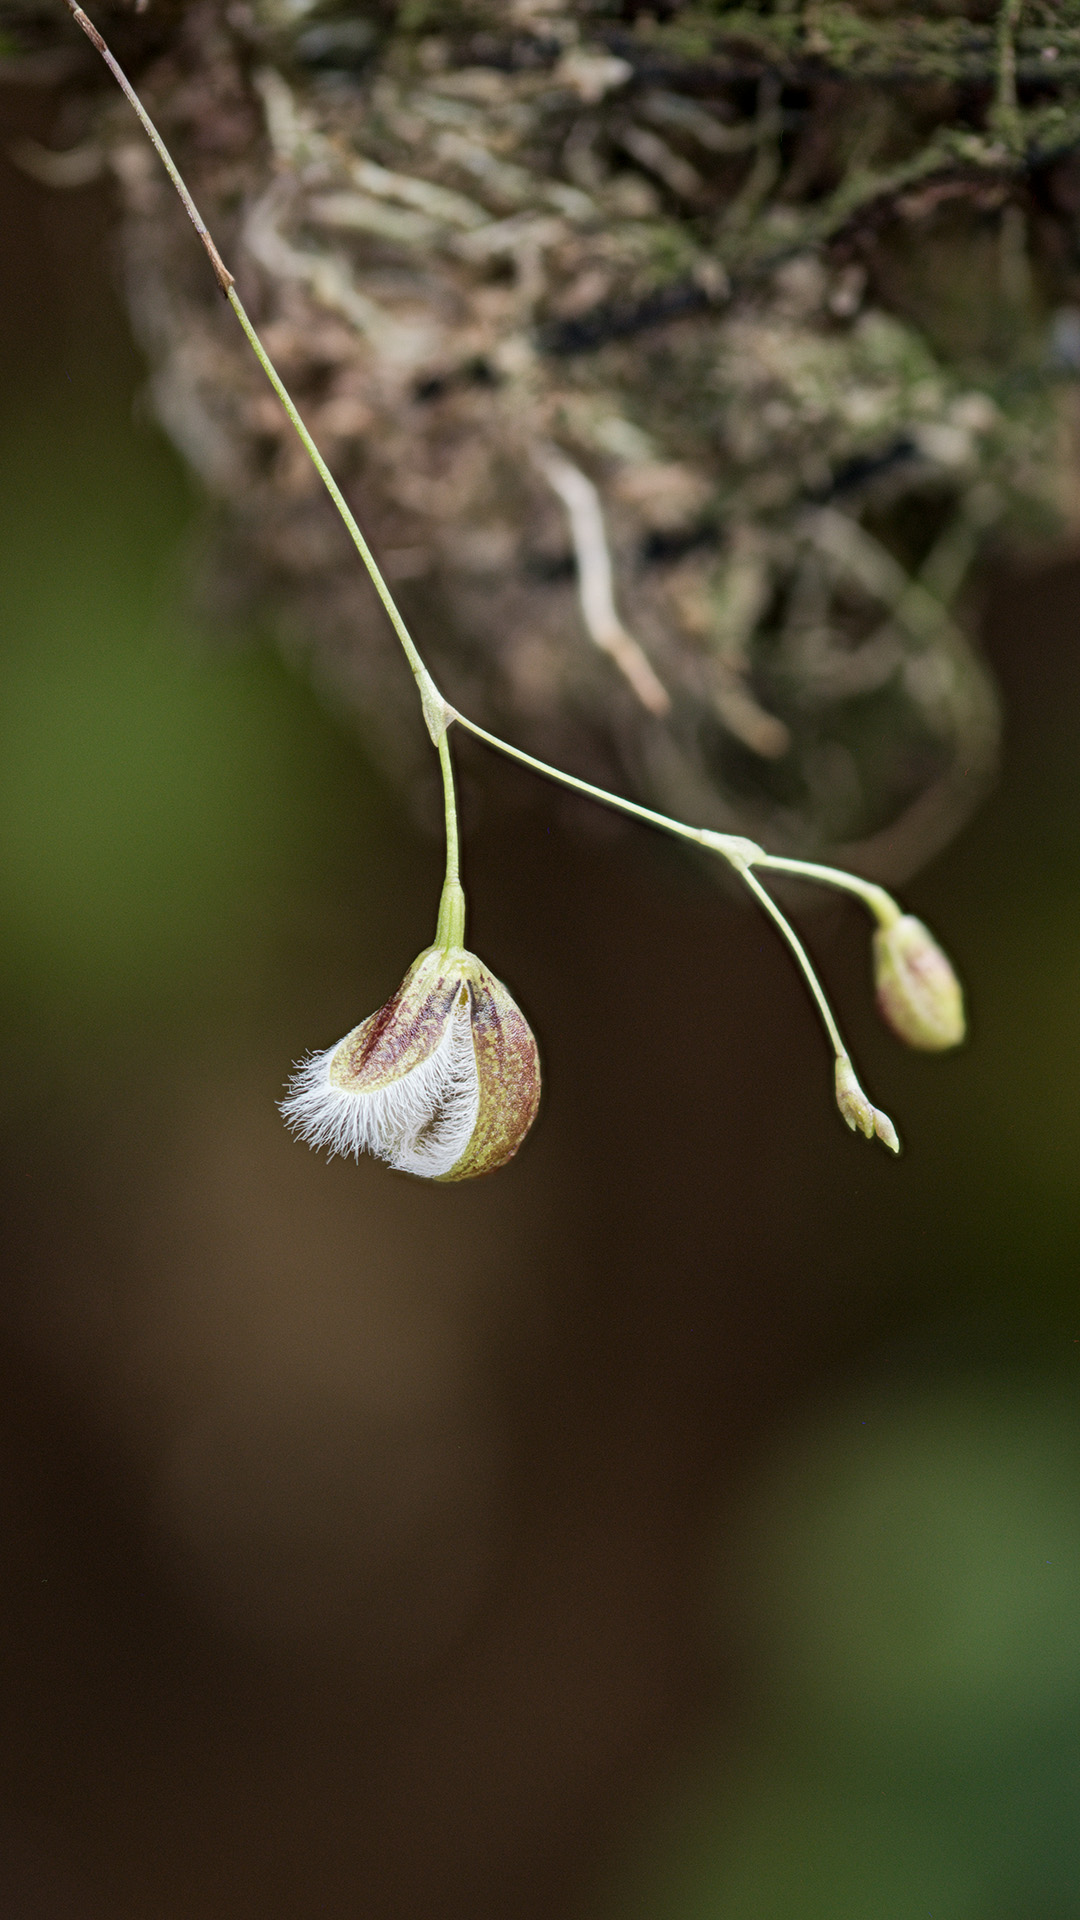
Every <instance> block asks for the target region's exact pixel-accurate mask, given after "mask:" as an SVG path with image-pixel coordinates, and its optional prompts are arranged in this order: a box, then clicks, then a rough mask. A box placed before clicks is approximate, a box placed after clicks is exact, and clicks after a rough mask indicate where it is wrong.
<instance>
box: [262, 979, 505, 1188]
mask: <svg viewBox="0 0 1080 1920" xmlns="http://www.w3.org/2000/svg"><path fill="white" fill-rule="evenodd" d="M539 1101H540V1061H539V1057H538V1055H537V1051H536V1041H535V1040H534V1038H533V1035H532V1032H531V1030H530V1028H529V1025H528V1023H527V1021H526V1020H525V1017H524V1015H523V1014H522V1013H521V1012H520V1010H519V1009H518V1007H517V1006H515V1004H514V1002H513V1000H512V999H511V998H510V995H509V994H508V993H507V991H506V988H505V987H504V986H503V985H502V983H501V981H498V980H496V978H495V976H494V974H492V973H489V972H488V970H487V968H486V967H485V966H484V965H483V964H482V962H481V961H479V960H478V959H477V958H476V955H475V954H472V953H469V952H468V951H467V950H466V949H465V948H464V947H429V948H428V949H427V950H426V952H424V953H422V954H421V955H420V956H419V958H418V959H417V960H415V961H414V962H413V964H412V966H411V967H410V968H409V971H408V973H407V974H406V975H405V978H404V980H403V981H402V983H401V985H400V987H399V988H398V990H397V992H396V993H395V994H393V995H392V996H391V998H390V999H389V1000H388V1001H387V1003H386V1005H385V1006H384V1007H381V1008H380V1009H379V1011H378V1013H373V1014H371V1015H369V1017H368V1019H366V1020H363V1021H361V1023H360V1025H359V1026H358V1027H354V1028H353V1031H352V1032H351V1033H349V1034H346V1036H345V1038H344V1040H342V1041H340V1042H339V1043H338V1045H337V1046H335V1047H328V1048H327V1050H326V1052H325V1053H317V1054H313V1055H312V1056H311V1058H310V1059H308V1060H306V1061H304V1062H303V1063H302V1065H301V1066H300V1068H299V1070H298V1071H297V1073H296V1075H295V1076H294V1078H293V1080H292V1082H291V1085H290V1088H289V1093H288V1097H287V1098H286V1099H285V1100H283V1101H282V1103H281V1111H282V1113H283V1114H284V1116H285V1120H286V1123H287V1124H288V1125H289V1126H290V1127H291V1128H292V1129H293V1131H294V1133H296V1134H298V1135H299V1137H300V1138H301V1139H302V1140H306V1141H308V1143H309V1144H310V1145H311V1146H315V1147H329V1149H330V1152H331V1154H334V1153H341V1154H352V1155H353V1156H354V1157H355V1158H357V1159H359V1157H360V1154H361V1153H373V1154H376V1155H377V1156H378V1157H379V1159H381V1160H386V1161H387V1162H388V1163H389V1165H390V1166H392V1167H396V1168H397V1169H398V1170H399V1171H400V1172H403V1173H415V1174H419V1175H421V1176H422V1177H423V1178H426V1179H429V1180H469V1179H471V1178H472V1177H473V1176H474V1175H475V1174H480V1173H491V1172H493V1171H494V1169H495V1168H496V1167H501V1166H503V1165H504V1164H505V1162H506V1161H507V1160H510V1159H511V1158H512V1157H513V1155H514V1154H515V1153H516V1152H517V1150H518V1148H519V1147H520V1145H521V1143H522V1141H523V1140H524V1138H525V1135H526V1134H527V1133H528V1131H529V1128H530V1127H531V1126H532V1123H533V1121H534V1119H535V1118H536V1109H537V1106H538V1105H539Z"/></svg>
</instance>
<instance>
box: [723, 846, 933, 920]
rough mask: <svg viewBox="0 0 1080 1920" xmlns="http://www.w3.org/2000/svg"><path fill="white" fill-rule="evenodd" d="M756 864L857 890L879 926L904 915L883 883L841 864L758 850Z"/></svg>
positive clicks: (825, 883)
mask: <svg viewBox="0 0 1080 1920" xmlns="http://www.w3.org/2000/svg"><path fill="white" fill-rule="evenodd" d="M754 865H755V867H768V868H769V869H770V870H771V871H772V872H774V873H794V874H797V875H798V876H799V878H800V879H801V880H819V881H820V882H821V884H822V886H825V887H840V888H842V890H843V891H844V892H845V893H854V894H857V895H858V898H859V899H860V900H861V901H862V902H863V904H864V906H866V907H868V908H869V910H870V912H871V913H872V914H873V916H874V919H875V920H876V921H877V923H878V926H879V927H891V926H893V925H894V924H895V922H896V921H897V920H899V919H900V917H901V914H900V908H899V907H898V906H897V904H896V901H895V900H894V899H893V897H892V894H891V893H886V891H885V889H884V887H876V886H875V885H874V883H873V881H872V880H863V879H861V878H860V877H859V875H858V874H857V873H845V872H844V870H843V868H841V867H819V866H818V865H817V864H816V862H815V861H813V860H785V859H783V858H782V857H781V855H780V854H778V853H762V854H759V855H757V856H756V858H755V860H754Z"/></svg>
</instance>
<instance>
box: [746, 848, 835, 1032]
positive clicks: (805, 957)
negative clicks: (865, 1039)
mask: <svg viewBox="0 0 1080 1920" xmlns="http://www.w3.org/2000/svg"><path fill="white" fill-rule="evenodd" d="M742 877H743V879H744V880H745V881H746V884H747V886H748V887H749V889H750V891H751V893H752V894H753V895H754V896H755V898H756V899H757V900H759V901H760V902H761V905H762V906H763V907H764V909H765V912H766V913H767V914H768V916H769V918H770V920H774V921H775V922H776V925H777V926H778V927H779V929H780V932H781V933H782V935H783V937H784V939H785V940H786V941H787V943H788V946H789V947H790V948H791V951H792V953H793V954H794V956H795V959H796V961H797V962H798V965H799V967H800V969H801V971H802V975H803V978H804V980H805V981H806V984H807V986H808V987H809V989H810V994H811V997H812V999H813V1002H814V1005H815V1006H816V1008H817V1010H818V1012H819V1014H820V1015H821V1024H822V1026H823V1027H824V1029H825V1031H826V1033H827V1034H828V1036H829V1044H830V1045H831V1047H832V1050H833V1052H834V1053H835V1055H836V1057H837V1059H838V1060H846V1059H847V1058H848V1057H849V1056H848V1050H847V1048H846V1046H845V1045H844V1040H843V1035H842V1034H841V1032H840V1029H839V1027H838V1026H837V1024H836V1021H835V1019H834V1017H833V1010H832V1008H831V1007H830V1005H829V1003H828V1001H827V1000H826V998H825V989H824V987H823V986H822V984H821V982H820V980H819V979H818V977H817V974H816V973H815V972H814V967H813V962H812V961H811V959H810V955H809V954H808V953H807V951H806V948H805V947H804V946H803V943H802V941H801V940H800V939H799V936H798V934H797V933H796V931H795V929H794V927H793V926H792V925H791V923H790V921H788V920H787V918H786V917H785V915H784V914H782V913H781V911H780V908H779V907H778V906H777V904H776V901H775V900H774V899H773V897H772V895H771V894H769V893H766V891H765V888H764V887H763V886H762V884H761V881H760V880H759V879H757V877H756V875H754V874H753V873H751V871H750V868H749V867H748V866H744V867H743V869H742Z"/></svg>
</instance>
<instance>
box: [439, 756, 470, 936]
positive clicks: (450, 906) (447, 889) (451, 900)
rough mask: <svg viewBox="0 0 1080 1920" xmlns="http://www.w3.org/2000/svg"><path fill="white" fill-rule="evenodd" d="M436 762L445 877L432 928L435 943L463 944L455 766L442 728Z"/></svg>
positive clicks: (463, 898)
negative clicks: (443, 822)
mask: <svg viewBox="0 0 1080 1920" xmlns="http://www.w3.org/2000/svg"><path fill="white" fill-rule="evenodd" d="M439 766H440V768H441V770H442V779H443V801H444V803H445V807H446V878H445V880H444V881H443V890H442V898H441V900H440V901H439V922H438V925H437V927H436V929H435V945H436V946H437V947H463V946H464V945H465V894H464V890H463V888H462V885H461V869H460V864H459V855H458V816H457V794H456V793H455V791H454V768H453V762H452V761H451V758H450V736H449V734H448V733H447V732H446V731H445V729H444V731H443V733H442V734H441V735H440V738H439Z"/></svg>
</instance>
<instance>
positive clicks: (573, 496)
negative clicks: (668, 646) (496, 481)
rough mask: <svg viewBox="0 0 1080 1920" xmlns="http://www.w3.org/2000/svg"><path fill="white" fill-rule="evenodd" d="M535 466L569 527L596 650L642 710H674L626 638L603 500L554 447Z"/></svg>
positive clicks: (541, 452)
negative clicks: (607, 659) (617, 605)
mask: <svg viewBox="0 0 1080 1920" xmlns="http://www.w3.org/2000/svg"><path fill="white" fill-rule="evenodd" d="M534 459H535V461H536V465H537V466H538V467H539V469H540V472H541V473H542V474H543V476H544V478H545V480H546V481H547V483H548V485H549V486H550V487H551V489H552V491H553V492H554V493H557V494H558V496H559V499H560V500H561V501H562V503H563V506H564V507H565V508H566V513H567V518H568V519H569V521H570V537H571V539H572V540H573V542H574V558H575V559H576V561H577V570H578V594H579V597H580V600H581V613H582V618H583V619H584V621H585V626H586V628H587V630H588V634H589V638H590V640H591V641H592V643H593V645H594V646H596V647H599V648H600V649H601V651H602V652H604V653H608V654H610V655H611V658H612V659H613V660H614V662H615V665H616V666H617V667H618V669H619V671H620V673H621V674H622V675H623V678H624V679H625V680H627V681H628V682H629V684H630V686H631V687H633V689H634V692H635V693H636V694H637V697H638V699H639V700H640V701H641V704H642V706H643V707H647V708H648V710H649V712H650V713H655V714H658V715H659V714H665V713H668V712H670V710H671V696H670V694H669V693H668V691H667V688H666V687H665V686H663V685H662V683H661V681H660V680H659V679H658V678H657V676H656V674H655V673H654V671H653V668H652V667H651V665H650V664H649V661H648V658H647V657H646V654H645V651H644V648H643V647H642V646H641V645H640V643H639V642H638V641H637V640H635V639H634V636H633V634H631V633H627V631H626V628H625V627H624V626H623V623H622V621H621V620H620V619H619V616H618V613H617V612H616V610H615V599H614V594H613V589H612V570H611V552H610V549H609V547H608V542H607V533H606V531H605V529H604V514H603V509H602V507H601V505H600V495H599V494H598V493H597V491H596V488H595V487H594V486H593V483H592V481H591V480H590V479H588V478H587V476H586V475H585V474H584V473H582V471H581V468H580V467H575V465H574V464H573V461H571V460H568V459H567V458H566V456H565V454H561V453H557V452H556V450H555V449H554V447H544V448H538V449H537V450H536V452H535V453H534Z"/></svg>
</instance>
